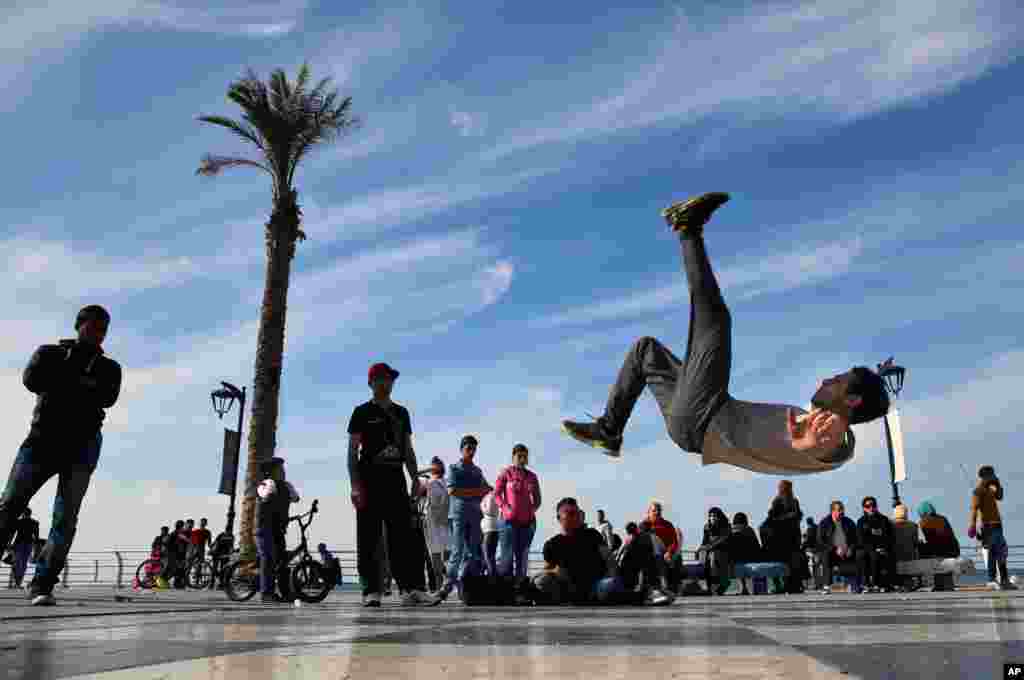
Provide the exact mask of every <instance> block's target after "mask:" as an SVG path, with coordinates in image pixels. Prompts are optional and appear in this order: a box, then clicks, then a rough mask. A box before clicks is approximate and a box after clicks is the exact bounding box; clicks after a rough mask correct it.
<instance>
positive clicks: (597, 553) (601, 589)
mask: <svg viewBox="0 0 1024 680" xmlns="http://www.w3.org/2000/svg"><path fill="white" fill-rule="evenodd" d="M556 513H557V517H558V524H559V526H560V527H561V532H560V533H559V534H558V535H556V536H553V537H552V538H550V539H548V540H547V542H546V543H545V544H544V570H543V572H542V573H541V574H539V575H538V576H537V577H536V579H535V580H534V585H535V586H536V588H537V590H538V591H539V600H540V601H541V602H542V603H545V604H565V603H577V604H586V603H592V602H599V603H605V604H620V603H639V602H640V601H642V599H643V596H642V595H640V596H639V597H638V596H636V594H635V593H633V592H627V590H626V586H625V583H626V581H629V582H631V583H635V580H634V579H635V578H636V572H637V569H643V568H644V567H645V565H644V562H645V561H646V562H647V565H650V564H651V562H650V561H649V560H645V559H644V557H643V555H644V554H645V553H646V554H650V555H652V556H653V551H651V552H650V553H648V551H647V550H646V546H645V545H644V544H643V543H642V542H641V541H640V539H638V538H634V539H633V540H632V541H630V544H629V545H630V546H636V549H635V551H630V552H631V553H632V552H635V556H634V557H633V558H632V559H631V560H629V561H627V564H626V565H625V566H623V568H622V572H623V576H624V577H625V579H624V578H623V576H608V575H607V573H608V563H607V555H608V545H607V544H606V543H605V541H604V538H602V536H601V534H600V533H598V532H597V531H596V530H595V529H590V528H586V527H584V526H583V524H582V521H581V519H580V512H579V506H578V505H577V504H576V499H574V498H563V499H562V500H560V501H559V502H558V505H557V506H556ZM658 595H660V598H657V600H658V601H657V602H656V603H657V604H662V603H664V602H667V600H668V598H666V597H665V596H664V595H661V594H660V593H658ZM662 598H663V599H664V602H663V601H662ZM652 603H654V602H653V600H652Z"/></svg>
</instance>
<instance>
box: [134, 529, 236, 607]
mask: <svg viewBox="0 0 1024 680" xmlns="http://www.w3.org/2000/svg"><path fill="white" fill-rule="evenodd" d="M208 524H209V521H208V520H207V519H206V518H205V517H203V518H201V519H200V520H199V526H196V521H195V520H194V519H184V520H183V519H179V520H177V521H176V522H175V523H174V530H173V531H172V530H171V528H170V527H169V526H162V527H160V533H159V534H157V536H156V538H154V539H153V541H152V543H151V544H150V559H153V560H160V573H159V576H157V577H156V583H155V586H154V587H155V588H156V589H157V590H166V589H168V588H171V587H173V588H177V589H179V590H180V589H183V588H185V586H186V578H187V575H186V572H187V570H188V567H189V566H190V565H193V564H195V563H196V562H202V561H204V560H206V554H207V551H209V554H210V559H211V560H212V561H213V565H214V566H213V571H214V573H215V574H217V573H219V572H220V571H221V569H220V567H222V566H223V564H224V563H225V562H226V561H227V559H228V557H229V556H230V554H231V550H232V544H233V542H234V539H233V538H232V536H231V534H229V533H227V532H223V533H221V534H219V535H218V536H217V538H216V539H214V538H213V533H212V532H211V531H210V530H209V528H207V525H208Z"/></svg>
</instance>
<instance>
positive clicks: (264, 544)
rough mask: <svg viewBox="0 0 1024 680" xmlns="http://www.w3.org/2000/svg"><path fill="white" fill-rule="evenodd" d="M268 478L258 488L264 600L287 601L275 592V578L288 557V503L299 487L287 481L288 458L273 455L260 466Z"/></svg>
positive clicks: (258, 542)
mask: <svg viewBox="0 0 1024 680" xmlns="http://www.w3.org/2000/svg"><path fill="white" fill-rule="evenodd" d="M260 472H261V475H262V476H265V477H266V478H265V479H264V480H263V481H262V482H260V484H259V486H258V487H257V489H256V494H257V496H258V498H259V502H258V504H257V506H256V551H257V553H258V554H259V558H260V600H261V601H262V602H283V601H284V598H282V597H281V596H280V595H278V594H277V593H276V592H275V588H274V586H275V577H276V575H277V570H278V568H279V567H280V562H281V560H283V559H285V554H286V546H285V533H286V532H287V530H288V506H289V505H290V504H291V503H294V502H296V501H298V500H299V494H298V493H297V492H296V491H295V487H293V486H292V485H291V484H289V483H288V482H287V481H285V473H284V459H283V458H277V457H274V458H271V459H270V460H267V461H264V462H263V464H262V465H261V466H260Z"/></svg>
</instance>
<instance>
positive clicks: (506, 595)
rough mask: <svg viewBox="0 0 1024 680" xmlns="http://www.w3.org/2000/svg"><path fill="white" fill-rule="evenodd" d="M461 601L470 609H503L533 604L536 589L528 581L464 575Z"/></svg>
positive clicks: (509, 577) (505, 577)
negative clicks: (477, 607) (475, 607)
mask: <svg viewBox="0 0 1024 680" xmlns="http://www.w3.org/2000/svg"><path fill="white" fill-rule="evenodd" d="M461 599H462V602H463V603H464V604H466V606H470V607H472V606H482V607H504V606H508V605H515V604H533V603H534V602H535V601H536V599H537V598H536V588H535V587H534V585H533V582H532V581H531V580H530V579H519V578H515V577H513V576H486V575H482V574H466V575H465V576H464V577H463V579H462V592H461Z"/></svg>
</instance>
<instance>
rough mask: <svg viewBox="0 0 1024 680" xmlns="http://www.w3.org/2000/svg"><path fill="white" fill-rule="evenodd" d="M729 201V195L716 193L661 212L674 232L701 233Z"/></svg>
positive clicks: (698, 197) (701, 196)
mask: <svg viewBox="0 0 1024 680" xmlns="http://www.w3.org/2000/svg"><path fill="white" fill-rule="evenodd" d="M728 200H729V194H725V193H722V192H718V191H714V192H711V193H710V194H701V195H700V196H695V197H693V198H691V199H688V200H686V201H682V202H680V203H673V204H672V205H670V206H669V207H667V208H665V209H664V210H662V211H661V216H662V217H664V218H665V221H666V222H668V226H670V227H672V231H699V230H700V228H701V227H703V226H704V225H705V224H706V223H707V221H708V220H709V219H710V218H711V213H713V212H715V211H716V210H718V208H720V207H721V206H722V205H723V204H725V203H726V202H727V201H728Z"/></svg>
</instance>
